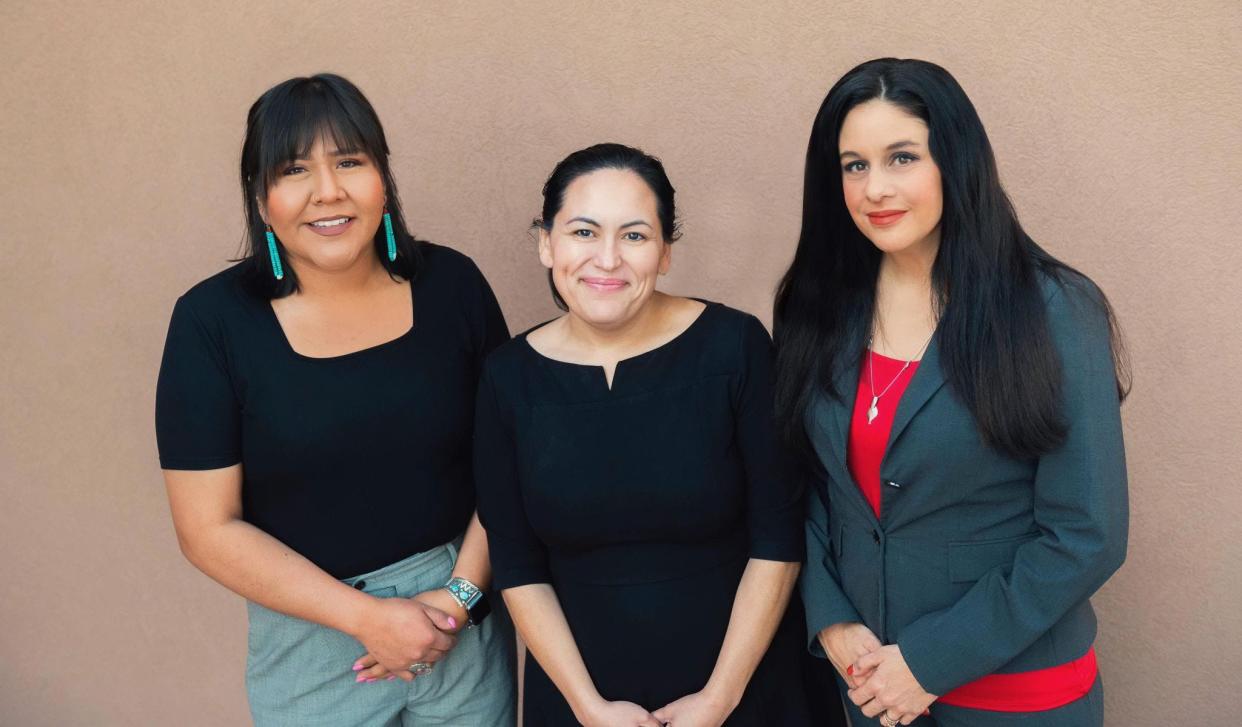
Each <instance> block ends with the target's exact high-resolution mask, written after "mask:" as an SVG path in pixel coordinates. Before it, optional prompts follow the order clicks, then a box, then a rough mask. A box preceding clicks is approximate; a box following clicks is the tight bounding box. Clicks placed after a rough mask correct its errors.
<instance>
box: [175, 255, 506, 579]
mask: <svg viewBox="0 0 1242 727" xmlns="http://www.w3.org/2000/svg"><path fill="white" fill-rule="evenodd" d="M420 244H421V245H422V246H423V248H422V249H423V255H424V267H423V269H422V270H421V271H420V272H419V274H418V276H417V277H416V278H415V280H414V281H413V282H412V284H411V286H410V294H411V302H412V305H413V309H414V325H413V327H412V328H410V330H409V331H407V332H406V333H405V334H403V335H401V336H400V337H399V338H397V339H394V340H392V341H389V342H387V343H383V344H380V345H377V346H374V347H371V348H367V349H363V350H361V351H356V352H353V353H349V354H345V355H343V356H334V357H330V358H311V357H307V356H303V355H301V354H299V353H297V352H296V351H294V350H293V348H292V347H291V346H290V344H289V341H288V339H287V338H286V337H285V335H284V332H283V330H282V329H281V327H280V324H279V322H278V321H277V319H276V315H275V312H274V311H273V310H272V307H271V304H270V302H269V301H267V300H263V299H261V298H258V297H256V296H254V295H252V294H250V293H249V292H247V290H246V289H245V288H244V287H243V285H242V268H241V266H240V265H238V266H234V267H232V268H229V269H227V270H225V271H223V272H221V273H220V274H218V275H215V276H213V277H211V278H209V279H207V280H205V281H203V282H202V283H199V284H198V285H196V286H195V287H194V288H192V289H191V290H190V291H189V292H187V293H186V294H185V295H183V296H182V297H181V298H180V299H179V300H178V301H177V304H176V306H175V308H174V309H173V314H172V322H171V324H170V325H169V330H168V339H167V342H166V343H165V346H164V358H163V363H162V365H161V367H160V375H159V383H158V385H157V389H156V417H155V419H156V422H155V423H156V438H157V441H158V444H159V455H160V465H161V466H162V467H163V468H164V469H172V470H207V469H217V468H221V467H228V466H231V465H235V464H238V463H241V465H242V472H243V483H242V507H243V518H244V519H245V520H246V521H247V522H250V523H252V524H254V525H255V526H257V527H259V528H261V529H262V530H264V531H266V532H267V533H269V534H271V535H273V536H274V537H276V538H277V539H279V540H280V541H282V542H283V543H285V544H286V545H288V546H289V547H290V548H292V549H294V550H295V551H297V552H298V553H300V554H302V555H303V556H305V557H307V558H308V559H309V560H311V561H312V562H313V563H315V564H316V565H318V566H319V567H321V568H323V569H324V570H325V571H327V572H328V573H330V574H332V575H333V576H335V577H337V578H346V577H350V576H354V575H358V574H361V573H365V572H368V571H371V570H375V569H376V568H379V567H382V566H384V565H387V564H389V563H393V562H396V561H398V560H401V559H402V558H405V557H407V556H409V555H412V554H413V553H417V552H420V551H423V550H427V549H429V548H431V547H434V546H436V545H439V544H441V543H444V542H447V541H449V540H451V539H453V538H454V537H456V536H457V535H459V534H460V533H461V532H462V531H463V530H464V529H465V527H466V525H467V524H468V522H469V520H470V517H471V514H472V512H473V510H474V502H475V498H474V487H473V482H472V474H471V439H472V430H473V419H474V408H475V403H474V398H475V394H476V391H477V386H478V380H479V374H480V371H481V369H482V362H483V359H484V357H485V356H486V355H487V354H488V353H489V352H490V351H491V350H492V349H493V348H495V347H496V346H498V345H499V344H500V343H502V342H503V341H505V340H507V339H508V337H509V334H508V329H507V328H506V326H505V322H504V317H503V316H502V315H501V312H500V307H499V306H498V305H497V303H496V298H495V296H494V295H493V294H492V291H491V289H490V288H489V287H488V285H487V281H485V280H484V279H483V275H482V274H481V273H480V272H479V270H478V268H477V267H476V266H475V265H474V263H473V261H471V260H470V258H468V257H466V256H465V255H462V254H461V253H458V252H455V251H453V250H451V249H449V248H446V247H442V246H438V245H433V244H430V243H420Z"/></svg>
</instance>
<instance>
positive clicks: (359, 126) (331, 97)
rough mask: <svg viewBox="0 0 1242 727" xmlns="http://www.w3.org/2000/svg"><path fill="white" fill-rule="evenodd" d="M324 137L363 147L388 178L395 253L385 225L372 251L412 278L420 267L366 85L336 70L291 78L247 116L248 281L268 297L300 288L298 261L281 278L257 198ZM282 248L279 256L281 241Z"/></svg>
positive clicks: (348, 147)
mask: <svg viewBox="0 0 1242 727" xmlns="http://www.w3.org/2000/svg"><path fill="white" fill-rule="evenodd" d="M320 137H324V138H328V139H331V140H332V141H333V142H334V143H335V144H336V145H337V147H338V148H339V149H340V150H341V151H342V152H350V153H364V154H366V155H367V156H368V157H370V158H371V161H372V162H374V163H375V166H376V168H377V169H378V170H379V173H380V178H381V179H383V182H384V199H385V206H386V208H387V210H388V213H389V215H390V216H391V217H392V231H393V235H394V237H395V238H396V241H397V259H396V260H392V261H389V259H388V252H387V250H388V242H387V237H386V234H385V231H384V227H383V225H380V227H379V229H377V230H376V231H375V253H376V256H377V257H378V258H379V261H380V264H381V265H383V266H384V269H385V270H387V271H388V273H389V274H390V275H393V276H395V277H401V278H405V279H406V280H412V279H413V278H414V277H415V275H417V273H418V271H419V269H420V268H421V266H422V253H421V250H420V246H419V241H418V240H416V239H415V238H414V236H413V235H411V234H410V232H409V229H408V228H407V227H406V224H405V218H404V216H403V215H402V214H401V198H400V197H399V196H398V194H397V183H396V181H395V180H394V179H393V176H392V169H391V168H390V167H389V165H388V141H387V140H386V139H385V138H384V128H383V126H381V125H380V120H379V117H378V116H376V114H375V109H374V108H372V107H371V103H370V102H369V101H367V98H366V96H363V95H362V91H360V90H358V87H357V86H355V85H354V84H352V83H350V82H349V81H347V80H345V79H344V78H341V77H340V76H337V75H335V74H332V73H319V74H316V75H314V76H309V77H303V78H291V79H289V80H288V81H285V82H283V83H279V84H277V85H275V86H273V87H271V88H269V89H268V90H267V91H265V92H264V93H263V95H262V96H260V97H259V100H257V101H255V102H254V105H252V106H251V107H250V113H249V114H248V115H247V116H246V139H245V141H244V142H242V154H241V187H242V198H243V200H242V201H243V203H244V204H245V207H246V241H245V254H244V257H243V260H244V261H245V262H246V263H247V265H248V269H247V273H246V276H245V278H246V283H247V286H248V287H249V288H250V289H251V290H252V291H253V292H254V293H255V294H257V295H259V296H260V297H264V298H268V299H271V298H283V297H284V296H286V295H289V294H290V293H294V292H296V291H297V290H298V278H297V274H296V273H295V272H294V271H293V266H291V265H286V266H284V279H282V280H277V279H276V276H275V275H274V274H273V271H272V262H271V259H270V256H269V255H268V251H267V236H266V234H265V232H266V230H267V225H266V224H265V223H264V222H263V216H262V215H261V214H260V212H259V200H260V199H266V198H267V191H268V189H270V188H271V185H272V184H273V183H274V182H275V181H276V178H277V177H278V176H279V175H280V172H281V169H282V167H284V166H285V165H287V164H288V163H289V162H291V161H293V160H295V159H299V158H304V157H305V156H306V155H307V154H308V153H309V152H310V148H311V147H312V146H313V145H314V143H315V140H316V139H319V138H320ZM276 246H277V248H278V249H279V250H280V252H281V254H282V256H283V254H284V245H282V244H281V243H280V241H279V240H277V242H276Z"/></svg>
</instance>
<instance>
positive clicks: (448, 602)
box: [354, 588, 470, 683]
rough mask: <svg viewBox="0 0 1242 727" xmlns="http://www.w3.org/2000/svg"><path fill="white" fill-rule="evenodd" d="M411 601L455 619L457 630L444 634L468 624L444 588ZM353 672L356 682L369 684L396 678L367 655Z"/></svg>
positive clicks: (461, 610)
mask: <svg viewBox="0 0 1242 727" xmlns="http://www.w3.org/2000/svg"><path fill="white" fill-rule="evenodd" d="M412 600H415V601H418V602H419V603H422V604H425V605H427V606H431V607H432V608H438V609H440V610H441V611H443V612H444V613H447V614H448V615H450V616H452V617H453V618H455V619H457V628H455V629H447V630H446V631H445V633H449V634H455V633H457V632H459V631H461V630H462V629H463V628H465V627H466V624H467V623H469V619H470V614H469V613H467V612H466V608H465V607H464V606H462V605H461V603H460V602H458V600H457V599H456V598H453V595H452V594H451V593H449V592H448V591H447V590H445V589H444V588H435V589H433V590H430V591H423V592H422V593H418V594H415V595H414V596H413V598H412ZM354 671H355V672H357V673H358V678H357V681H358V682H368V683H369V682H374V681H379V680H381V679H384V680H387V681H392V680H393V679H396V678H397V677H396V675H394V674H391V673H389V671H388V670H387V669H385V668H384V665H383V664H380V663H379V662H378V661H377V660H376V658H375V657H374V656H371V654H369V653H368V654H366V655H364V656H363V657H362V658H360V659H358V660H357V661H355V662H354ZM415 676H417V675H415Z"/></svg>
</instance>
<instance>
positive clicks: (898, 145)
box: [841, 139, 918, 159]
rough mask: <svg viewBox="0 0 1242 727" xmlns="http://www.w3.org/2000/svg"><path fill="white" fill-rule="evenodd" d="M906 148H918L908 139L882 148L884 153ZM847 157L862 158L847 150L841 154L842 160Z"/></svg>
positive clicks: (916, 144)
mask: <svg viewBox="0 0 1242 727" xmlns="http://www.w3.org/2000/svg"><path fill="white" fill-rule="evenodd" d="M908 146H918V143H917V142H913V141H910V140H909V139H902V140H901V141H894V142H893V143H892V144H889V145H888V146H886V147H884V151H893V150H894V149H904V148H905V147H908ZM847 156H855V157H858V158H859V159H861V158H862V154H859V153H858V152H856V151H849V150H848V149H847V150H846V151H843V152H841V158H842V159H844V158H845V157H847Z"/></svg>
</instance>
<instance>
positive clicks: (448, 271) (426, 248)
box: [419, 241, 483, 281]
mask: <svg viewBox="0 0 1242 727" xmlns="http://www.w3.org/2000/svg"><path fill="white" fill-rule="evenodd" d="M419 245H420V251H421V252H422V255H423V269H422V271H420V273H419V275H420V276H444V277H448V278H453V279H456V280H463V279H468V280H476V281H478V280H482V279H483V273H482V272H480V271H479V266H478V265H476V264H475V262H474V260H473V259H472V258H471V257H470V256H469V255H467V254H465V253H464V252H461V251H459V250H454V249H453V248H451V247H447V246H445V245H437V244H436V243H434V242H425V241H420V242H419Z"/></svg>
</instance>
